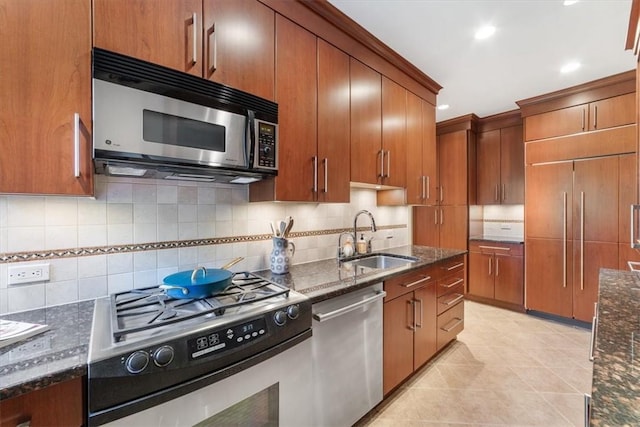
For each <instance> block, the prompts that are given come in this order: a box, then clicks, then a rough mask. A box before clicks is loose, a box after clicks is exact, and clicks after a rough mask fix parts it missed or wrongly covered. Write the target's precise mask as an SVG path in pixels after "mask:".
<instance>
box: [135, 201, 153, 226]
mask: <svg viewBox="0 0 640 427" xmlns="http://www.w3.org/2000/svg"><path fill="white" fill-rule="evenodd" d="M157 222H158V205H156V204H150V203H136V204H134V205H133V223H134V224H155V223H157Z"/></svg>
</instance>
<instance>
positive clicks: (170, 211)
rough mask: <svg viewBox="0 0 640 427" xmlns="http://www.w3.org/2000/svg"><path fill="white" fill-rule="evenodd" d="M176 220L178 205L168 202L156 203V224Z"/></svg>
mask: <svg viewBox="0 0 640 427" xmlns="http://www.w3.org/2000/svg"><path fill="white" fill-rule="evenodd" d="M177 222H178V206H177V205H169V204H159V205H158V224H172V223H177Z"/></svg>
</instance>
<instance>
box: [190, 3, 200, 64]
mask: <svg viewBox="0 0 640 427" xmlns="http://www.w3.org/2000/svg"><path fill="white" fill-rule="evenodd" d="M191 19H192V21H193V32H192V37H193V51H192V52H191V53H192V58H191V59H192V60H191V64H196V63H197V62H198V14H197V13H195V12H193V14H192V15H191Z"/></svg>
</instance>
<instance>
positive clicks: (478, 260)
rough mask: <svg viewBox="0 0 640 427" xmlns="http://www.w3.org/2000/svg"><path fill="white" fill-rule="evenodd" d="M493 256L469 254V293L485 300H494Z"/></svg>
mask: <svg viewBox="0 0 640 427" xmlns="http://www.w3.org/2000/svg"><path fill="white" fill-rule="evenodd" d="M494 264H495V261H494V256H493V254H489V253H482V252H469V293H470V294H472V295H477V296H480V297H485V298H494V281H495V280H494V271H495V265H494Z"/></svg>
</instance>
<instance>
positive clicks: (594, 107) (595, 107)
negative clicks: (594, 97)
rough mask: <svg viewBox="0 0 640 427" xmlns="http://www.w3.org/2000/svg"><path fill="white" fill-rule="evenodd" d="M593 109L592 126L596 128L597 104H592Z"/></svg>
mask: <svg viewBox="0 0 640 427" xmlns="http://www.w3.org/2000/svg"><path fill="white" fill-rule="evenodd" d="M593 111H594V114H593V128H594V129H598V106H597V105H594V106H593Z"/></svg>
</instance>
